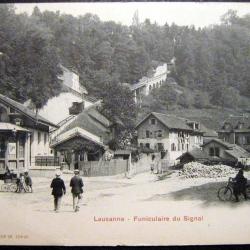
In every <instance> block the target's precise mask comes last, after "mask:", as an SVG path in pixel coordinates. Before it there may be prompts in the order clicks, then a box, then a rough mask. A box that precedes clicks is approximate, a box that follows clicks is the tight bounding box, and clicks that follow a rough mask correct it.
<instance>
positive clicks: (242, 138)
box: [218, 115, 250, 152]
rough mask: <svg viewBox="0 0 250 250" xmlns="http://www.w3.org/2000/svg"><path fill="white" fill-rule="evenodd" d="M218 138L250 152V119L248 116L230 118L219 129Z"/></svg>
mask: <svg viewBox="0 0 250 250" xmlns="http://www.w3.org/2000/svg"><path fill="white" fill-rule="evenodd" d="M218 137H219V138H220V139H221V140H224V141H225V142H229V143H232V144H237V145H239V146H241V147H243V148H244V149H246V150H247V151H249V152H250V117H249V116H247V115H242V116H230V117H229V118H228V119H226V120H225V121H224V122H223V124H222V126H221V128H220V129H219V131H218Z"/></svg>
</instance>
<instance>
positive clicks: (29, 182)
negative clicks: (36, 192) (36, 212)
mask: <svg viewBox="0 0 250 250" xmlns="http://www.w3.org/2000/svg"><path fill="white" fill-rule="evenodd" d="M24 180H25V184H26V186H27V187H28V188H29V189H30V192H31V193H32V192H33V189H32V179H31V177H30V176H29V172H28V171H25V172H24Z"/></svg>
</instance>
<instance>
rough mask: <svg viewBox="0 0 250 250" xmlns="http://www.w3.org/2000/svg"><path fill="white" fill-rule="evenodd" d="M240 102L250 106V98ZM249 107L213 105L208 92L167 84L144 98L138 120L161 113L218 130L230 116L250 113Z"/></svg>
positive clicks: (243, 98) (242, 98) (242, 99)
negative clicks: (149, 114) (147, 115)
mask: <svg viewBox="0 0 250 250" xmlns="http://www.w3.org/2000/svg"><path fill="white" fill-rule="evenodd" d="M240 101H241V102H244V103H249V105H250V100H249V98H245V97H241V99H240ZM247 107H248V106H245V108H238V107H235V108H227V107H221V106H216V105H212V104H211V101H210V99H209V96H208V94H207V93H206V92H201V91H199V90H193V89H191V88H188V87H183V86H180V85H178V84H177V83H176V82H175V84H168V83H165V85H163V86H162V87H161V88H159V89H157V90H154V91H153V92H152V93H151V94H150V95H149V96H146V97H144V98H143V103H142V107H141V108H139V109H138V118H137V120H140V119H141V118H142V117H143V116H145V115H146V114H147V113H149V112H160V113H168V114H173V115H176V116H180V117H185V118H188V119H191V120H192V119H193V120H196V121H200V122H201V123H203V124H204V125H206V127H207V128H210V129H214V130H218V129H219V128H220V126H221V124H222V123H223V121H224V120H225V119H226V118H228V117H229V116H232V115H233V116H235V115H242V114H245V115H246V114H247V113H249V111H248V109H247ZM249 115H250V114H249Z"/></svg>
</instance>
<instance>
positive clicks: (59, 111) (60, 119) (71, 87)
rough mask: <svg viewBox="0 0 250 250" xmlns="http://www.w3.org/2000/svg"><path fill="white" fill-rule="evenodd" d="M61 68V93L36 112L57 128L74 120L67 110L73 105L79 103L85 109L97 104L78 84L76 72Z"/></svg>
mask: <svg viewBox="0 0 250 250" xmlns="http://www.w3.org/2000/svg"><path fill="white" fill-rule="evenodd" d="M61 68H62V70H63V74H62V75H61V76H59V77H58V78H59V79H61V80H62V92H61V93H60V94H59V95H58V96H55V97H52V98H50V99H49V100H48V102H47V103H46V105H45V106H43V107H42V109H40V110H39V111H38V114H39V115H41V116H43V117H44V118H46V119H47V120H49V121H51V122H53V123H54V124H58V125H59V126H62V125H63V124H65V122H66V123H69V122H70V120H71V119H73V118H74V114H70V113H69V108H70V107H71V106H72V105H73V103H81V105H83V106H84V108H86V107H89V106H91V105H93V104H94V103H96V102H99V100H97V99H96V98H93V97H90V96H89V95H88V91H87V90H86V89H85V88H84V87H83V86H82V85H81V84H80V82H79V75H78V74H77V72H75V71H73V70H70V69H68V68H66V67H64V66H61ZM28 105H29V103H26V106H28ZM28 107H29V106H28ZM59 123H60V124H59Z"/></svg>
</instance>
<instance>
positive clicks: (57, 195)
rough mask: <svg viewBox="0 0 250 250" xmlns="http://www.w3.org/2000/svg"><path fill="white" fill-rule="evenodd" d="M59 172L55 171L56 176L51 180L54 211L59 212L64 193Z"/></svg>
mask: <svg viewBox="0 0 250 250" xmlns="http://www.w3.org/2000/svg"><path fill="white" fill-rule="evenodd" d="M60 175H61V174H60V173H56V178H54V179H53V180H52V182H51V185H50V187H51V188H52V193H51V194H52V195H53V196H54V211H55V212H59V210H60V206H61V201H62V196H63V194H64V195H65V194H66V188H65V184H64V181H63V180H62V179H61V178H60Z"/></svg>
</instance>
